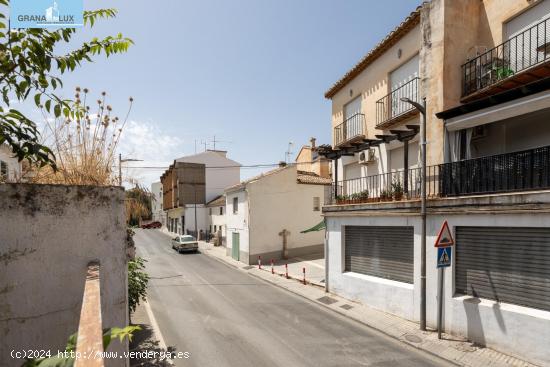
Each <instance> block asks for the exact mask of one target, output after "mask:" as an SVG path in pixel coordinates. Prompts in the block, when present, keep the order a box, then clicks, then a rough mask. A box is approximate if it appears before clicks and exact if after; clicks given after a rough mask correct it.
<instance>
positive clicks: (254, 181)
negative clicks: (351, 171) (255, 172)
mask: <svg viewBox="0 0 550 367" xmlns="http://www.w3.org/2000/svg"><path fill="white" fill-rule="evenodd" d="M327 185H330V179H328V178H323V177H320V176H318V175H316V174H315V173H312V172H304V171H298V170H297V167H296V165H288V166H283V167H279V168H276V169H274V170H271V171H268V172H266V173H263V174H261V175H259V176H256V177H253V178H251V179H248V180H246V181H244V182H241V183H240V184H238V185H235V186H232V187H229V188H227V189H226V190H225V197H226V208H227V212H226V222H227V255H228V256H232V257H233V258H234V259H236V260H240V261H242V262H244V263H246V264H256V263H257V261H258V257H259V256H261V258H262V259H263V261H266V262H269V261H270V260H271V259H275V260H278V259H281V258H289V257H295V256H301V255H306V254H317V253H319V254H322V253H323V251H324V248H323V244H324V231H318V232H309V233H302V232H303V231H305V230H307V229H309V228H311V227H313V226H315V225H317V224H319V223H320V222H321V221H322V220H323V218H322V215H321V207H322V205H323V203H324V195H325V188H326V186H327Z"/></svg>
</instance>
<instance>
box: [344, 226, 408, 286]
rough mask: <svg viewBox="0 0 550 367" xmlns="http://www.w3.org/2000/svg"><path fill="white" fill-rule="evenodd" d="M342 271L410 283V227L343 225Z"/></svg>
mask: <svg viewBox="0 0 550 367" xmlns="http://www.w3.org/2000/svg"><path fill="white" fill-rule="evenodd" d="M344 232H345V256H344V257H345V270H346V271H351V272H354V273H360V274H366V275H372V276H375V277H379V278H385V279H391V280H396V281H399V282H405V283H413V259H414V240H413V237H414V230H413V227H395V226H346V227H345V230H344Z"/></svg>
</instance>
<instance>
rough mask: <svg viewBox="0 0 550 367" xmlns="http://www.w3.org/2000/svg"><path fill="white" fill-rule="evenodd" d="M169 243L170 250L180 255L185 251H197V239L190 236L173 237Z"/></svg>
mask: <svg viewBox="0 0 550 367" xmlns="http://www.w3.org/2000/svg"><path fill="white" fill-rule="evenodd" d="M170 242H171V243H172V248H173V249H174V250H176V251H177V252H179V253H180V254H181V253H182V252H187V251H193V252H197V251H198V250H199V243H198V242H197V239H196V238H195V237H193V236H190V235H181V236H177V237H174V238H172V240H171V241H170Z"/></svg>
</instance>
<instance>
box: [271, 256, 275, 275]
mask: <svg viewBox="0 0 550 367" xmlns="http://www.w3.org/2000/svg"><path fill="white" fill-rule="evenodd" d="M271 274H275V269H273V259H271Z"/></svg>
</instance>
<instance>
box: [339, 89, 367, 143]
mask: <svg viewBox="0 0 550 367" xmlns="http://www.w3.org/2000/svg"><path fill="white" fill-rule="evenodd" d="M360 113H361V96H358V97H356V98H354V99H352V100H351V101H350V102H349V103H347V104H346V105H345V106H344V122H345V123H344V126H343V133H344V136H343V139H342V141H346V140H349V139H351V138H353V137H354V136H357V135H360V134H362V133H363V126H361V124H362V122H363V120H362V119H361V118H359V114H360Z"/></svg>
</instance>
